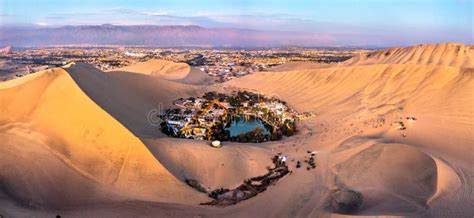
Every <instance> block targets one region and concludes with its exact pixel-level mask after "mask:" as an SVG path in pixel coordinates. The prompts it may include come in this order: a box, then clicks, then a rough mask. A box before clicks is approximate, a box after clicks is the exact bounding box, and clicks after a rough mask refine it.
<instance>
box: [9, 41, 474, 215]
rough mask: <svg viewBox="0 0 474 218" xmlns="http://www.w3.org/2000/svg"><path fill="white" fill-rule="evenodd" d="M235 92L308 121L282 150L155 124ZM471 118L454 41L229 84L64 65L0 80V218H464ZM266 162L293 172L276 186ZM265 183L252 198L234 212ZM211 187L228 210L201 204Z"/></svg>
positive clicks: (164, 69)
mask: <svg viewBox="0 0 474 218" xmlns="http://www.w3.org/2000/svg"><path fill="white" fill-rule="evenodd" d="M235 91H247V92H252V93H259V94H261V95H265V96H274V97H276V98H278V99H281V100H282V101H285V103H286V104H287V105H288V107H290V108H292V109H293V110H294V111H297V112H298V113H311V114H314V116H309V117H306V118H305V119H299V120H298V121H297V122H296V124H297V127H298V129H297V131H296V133H294V135H292V136H284V137H283V138H282V139H281V140H275V141H267V142H263V143H239V142H233V141H223V142H222V145H223V146H222V147H221V148H215V147H212V146H210V145H209V143H210V142H209V141H206V140H193V139H183V138H175V137H169V136H167V135H166V134H164V133H163V132H162V131H161V130H160V128H161V127H160V125H157V124H156V123H154V122H152V121H153V119H158V117H152V118H153V119H152V120H151V121H150V119H151V118H150V112H153V111H156V110H159V109H164V110H166V109H169V108H172V106H173V104H174V102H175V100H176V99H179V98H188V97H200V96H203V95H204V94H205V93H208V92H216V93H225V94H229V95H230V94H231V93H233V92H235ZM473 113H474V46H472V45H465V44H461V43H440V44H421V45H415V46H409V47H400V48H389V49H382V50H376V51H372V52H367V53H361V54H359V55H355V56H354V57H352V58H351V59H349V60H346V61H343V62H339V63H330V64H314V63H305V62H295V63H287V64H284V65H280V66H278V67H273V68H269V70H266V71H261V72H255V73H252V74H249V75H245V76H242V77H239V78H235V79H232V80H229V81H227V82H224V83H216V82H214V81H213V79H212V78H211V77H210V76H209V75H208V74H206V73H203V72H202V71H200V70H198V69H196V68H195V67H191V66H189V65H187V64H185V63H175V62H171V61H165V60H148V61H146V62H141V63H135V64H132V65H131V66H127V67H123V68H117V69H112V70H107V71H102V70H100V69H97V68H96V67H94V66H93V65H90V64H86V63H80V62H71V63H68V64H66V65H64V66H62V67H57V68H51V69H47V70H43V71H40V72H36V73H32V74H28V75H26V76H22V77H20V78H16V79H12V80H8V81H4V82H0V217H56V216H60V217H223V216H225V217H346V216H380V217H395V216H397V217H398V216H400V217H473V216H474V192H473V188H474V115H473ZM155 115H156V114H155ZM275 156H276V157H278V158H280V159H281V158H282V157H284V159H283V162H284V163H283V164H284V165H285V167H286V168H285V169H287V170H288V171H287V172H286V171H285V173H284V174H278V175H279V177H278V178H276V177H275V178H274V179H275V180H272V179H273V178H270V179H269V177H271V176H272V175H271V173H272V170H274V171H273V173H275V172H280V171H278V164H277V165H276V166H274V164H275V163H274V162H272V158H274V157H275ZM309 159H311V161H308V160H309ZM313 165H314V167H310V166H313ZM263 175H266V177H265V176H264V177H261V178H260V179H262V180H261V181H264V182H263V183H265V181H266V182H267V183H268V184H267V186H265V187H264V188H263V189H262V191H261V192H258V194H256V195H254V196H251V197H249V198H248V199H244V200H242V201H240V200H239V201H233V199H234V200H235V199H236V198H239V197H242V196H246V195H245V193H244V191H241V190H242V189H239V188H237V187H243V186H242V184H248V183H247V182H249V181H250V180H249V179H251V178H258V177H259V176H263ZM189 181H193V183H190V182H189ZM251 181H257V179H254V180H251ZM259 181H260V180H259ZM249 183H250V182H249ZM263 183H262V184H263ZM193 184H194V185H193ZM201 186H202V187H205V189H207V190H208V191H206V190H204V191H203V190H199V187H201ZM257 186H258V185H257ZM196 187H198V189H196ZM258 187H261V186H258ZM221 188H222V189H228V190H234V191H233V192H228V193H230V195H226V196H224V195H216V196H218V198H219V199H221V200H223V201H224V202H227V203H228V202H231V203H230V204H227V203H226V204H220V203H219V202H222V201H219V202H218V203H216V204H205V203H207V202H213V198H211V197H210V196H211V195H210V190H219V189H221ZM239 190H240V191H239ZM216 193H217V192H216ZM221 197H222V198H221ZM229 199H230V200H229Z"/></svg>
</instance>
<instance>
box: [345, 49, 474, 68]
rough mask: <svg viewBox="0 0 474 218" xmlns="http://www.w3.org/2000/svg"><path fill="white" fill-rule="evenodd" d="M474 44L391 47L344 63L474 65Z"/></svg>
mask: <svg viewBox="0 0 474 218" xmlns="http://www.w3.org/2000/svg"><path fill="white" fill-rule="evenodd" d="M473 60H474V46H472V45H464V44H461V43H443V44H428V45H416V46H411V47H407V48H389V49H385V50H381V51H376V52H372V53H367V54H362V55H360V56H357V57H355V58H352V59H349V60H347V61H346V62H344V63H343V65H365V64H423V65H445V66H454V67H464V68H472V67H474V61H473Z"/></svg>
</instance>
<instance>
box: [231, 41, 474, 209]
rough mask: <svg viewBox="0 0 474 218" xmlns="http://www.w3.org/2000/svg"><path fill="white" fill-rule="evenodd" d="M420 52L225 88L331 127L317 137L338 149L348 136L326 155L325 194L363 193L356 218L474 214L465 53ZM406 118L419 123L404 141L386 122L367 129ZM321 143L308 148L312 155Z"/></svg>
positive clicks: (255, 78) (256, 78)
mask: <svg viewBox="0 0 474 218" xmlns="http://www.w3.org/2000/svg"><path fill="white" fill-rule="evenodd" d="M422 47H423V49H421V50H418V49H416V48H417V47H409V48H405V49H393V50H388V51H390V52H393V53H392V54H393V56H390V57H389V58H381V55H380V54H383V52H378V53H375V54H376V56H372V57H370V58H367V59H364V60H363V61H361V60H358V58H354V59H353V60H349V61H348V62H347V63H350V64H347V63H346V64H347V66H344V65H343V66H339V67H332V68H324V69H313V70H299V71H298V70H294V71H289V72H280V73H272V72H262V73H259V74H253V75H250V76H247V77H243V78H238V79H235V80H232V81H229V82H227V83H226V84H227V85H229V86H233V87H241V88H246V89H250V90H258V91H260V92H262V93H263V94H267V95H273V96H278V97H280V98H281V99H284V100H286V101H287V102H288V103H289V105H291V106H292V107H294V108H296V109H297V110H299V111H313V112H316V113H318V114H319V116H320V119H321V120H323V121H324V122H327V123H330V124H328V125H329V126H330V127H331V126H332V128H329V127H326V130H319V131H320V132H322V133H321V134H320V135H319V136H318V137H319V138H321V137H323V139H326V140H328V139H329V140H335V139H336V138H339V137H344V136H341V134H342V133H343V132H344V131H345V132H346V133H345V137H346V138H347V140H343V141H342V142H336V143H334V144H329V145H328V146H329V147H328V148H327V149H329V150H330V151H331V155H330V156H331V161H330V164H329V165H330V166H332V167H330V168H331V169H332V174H333V176H334V179H331V180H330V182H328V186H329V187H330V186H331V185H332V186H335V187H339V186H348V187H351V188H354V189H357V190H360V191H361V192H362V193H363V194H364V196H366V197H367V199H366V200H367V201H366V202H365V203H364V205H363V207H362V211H360V212H358V213H360V214H365V215H396V214H399V215H410V214H411V215H415V214H418V215H420V214H425V213H428V214H430V215H432V216H433V215H436V216H443V215H442V214H444V216H453V215H457V216H466V215H468V214H472V213H474V212H473V211H472V209H470V208H471V204H470V203H465V202H472V201H473V200H474V194H473V192H472V186H473V185H474V184H473V182H472V180H471V179H469V178H472V175H473V174H474V171H473V170H472V163H473V162H472V160H473V158H474V151H473V150H472V144H474V139H473V137H472V136H473V135H474V132H473V129H474V126H473V124H474V116H473V112H474V109H473V107H472V103H473V102H474V96H473V95H472V90H474V80H473V79H474V76H473V75H474V74H473V73H474V72H473V70H472V68H468V67H470V66H471V64H472V61H473V58H472V57H471V56H470V52H471V50H470V49H471V47H469V46H464V45H460V44H459V45H458V44H441V45H438V46H422ZM458 48H459V50H460V51H459V52H460V53H459V54H458V53H456V51H457V49H458ZM443 51H444V52H443ZM453 51H454V53H453ZM418 53H420V54H423V55H420V54H418ZM377 54H378V56H377ZM449 54H451V55H449ZM372 55H374V54H372ZM383 56H384V57H385V55H383ZM405 57H407V58H406V59H405ZM409 57H411V58H409ZM376 63H381V64H376ZM349 65H351V66H349ZM352 65H353V66H352ZM406 116H416V117H417V118H418V121H416V122H414V123H409V124H408V125H409V126H408V127H407V128H408V129H407V131H406V132H405V133H406V134H407V135H408V136H407V137H406V138H405V137H402V136H401V132H400V131H399V130H396V125H395V126H392V125H390V123H388V124H389V125H390V126H392V127H387V128H385V129H380V130H377V131H374V130H371V129H372V128H370V125H369V126H367V123H368V122H371V120H372V121H373V120H376V119H380V118H384V119H386V120H387V122H390V121H391V122H394V121H397V120H399V117H402V118H403V119H404V118H405V117H406ZM405 122H407V121H405ZM364 123H365V124H364ZM349 124H350V125H349ZM313 128H314V130H315V131H318V128H320V127H319V126H317V125H316V126H314V127H313ZM328 128H329V130H328ZM342 128H344V130H342V131H341V129H342ZM349 129H354V130H351V132H347V131H349ZM366 134H370V135H369V137H367V136H364V135H366ZM373 134H375V135H373ZM357 135H360V136H357ZM323 139H321V140H323ZM321 140H318V139H314V141H313V143H315V146H317V144H319V143H321ZM381 142H382V143H389V145H384V146H382V145H380V144H379V143H381ZM327 143H329V142H327ZM396 144H402V145H403V146H399V145H396ZM407 146H408V147H407ZM380 149H383V150H387V149H391V150H392V151H390V152H388V151H387V152H388V153H384V152H385V151H383V152H381V151H380ZM402 160H405V161H407V162H406V163H403V162H400V161H402ZM411 165H413V166H411ZM416 165H418V166H419V167H421V169H417V168H416V167H415V166H416ZM423 169H424V170H425V171H424V172H423V173H420V172H421V171H423ZM420 170H421V171H420ZM388 172H392V173H388ZM468 175H469V176H468ZM404 177H406V178H404ZM374 179H375V180H374ZM407 179H408V180H407ZM410 179H411V182H410ZM410 190H411V191H410ZM423 190H424V191H423ZM449 190H456V191H455V192H451V191H449ZM420 191H422V192H423V193H421V192H420ZM414 193H417V194H414ZM446 208H451V209H450V210H446Z"/></svg>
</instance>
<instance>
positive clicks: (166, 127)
mask: <svg viewBox="0 0 474 218" xmlns="http://www.w3.org/2000/svg"><path fill="white" fill-rule="evenodd" d="M173 105H174V106H175V108H173V109H169V110H167V111H165V113H164V114H161V115H160V117H161V119H162V120H163V122H162V123H161V130H162V132H163V133H165V134H167V135H169V136H173V137H178V138H189V139H198V140H219V141H235V142H255V143H258V142H265V141H275V140H280V139H281V138H282V137H283V136H291V135H293V134H294V133H295V132H296V131H297V128H296V121H297V119H299V118H301V117H308V116H312V114H309V113H305V114H298V113H297V112H296V111H294V110H292V109H291V108H289V107H288V105H287V103H286V102H284V101H282V100H279V99H276V98H269V97H266V96H262V95H260V94H257V93H252V92H247V91H239V92H233V93H232V94H231V95H226V94H222V93H216V92H208V93H205V94H204V95H203V96H202V97H189V98H186V99H183V98H180V99H178V100H176V101H174V102H173Z"/></svg>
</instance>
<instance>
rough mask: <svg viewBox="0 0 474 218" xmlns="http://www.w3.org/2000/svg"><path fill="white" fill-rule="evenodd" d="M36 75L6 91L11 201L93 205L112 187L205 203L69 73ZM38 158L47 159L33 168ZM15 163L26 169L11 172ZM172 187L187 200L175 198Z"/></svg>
mask: <svg viewBox="0 0 474 218" xmlns="http://www.w3.org/2000/svg"><path fill="white" fill-rule="evenodd" d="M71 74H73V73H71ZM33 77H35V78H31V79H30V80H24V81H22V82H23V83H21V84H16V86H14V87H9V85H8V83H5V84H2V87H0V88H1V92H0V99H1V102H2V113H1V117H0V120H1V121H2V130H3V131H2V135H3V136H5V137H6V140H3V139H4V137H2V142H3V144H2V150H4V151H3V152H2V158H1V160H2V161H0V163H1V166H2V168H3V169H8V170H2V171H1V172H2V178H6V179H5V180H3V181H2V182H3V183H4V184H7V186H6V188H5V187H4V188H5V189H7V193H10V194H11V197H12V198H15V199H17V200H18V201H19V202H21V203H22V204H25V205H29V204H32V205H38V207H62V206H64V205H69V204H73V203H74V204H83V203H85V202H87V203H90V201H89V198H92V197H93V196H94V194H95V192H98V193H97V194H98V195H105V194H107V192H102V191H100V190H101V189H113V192H112V193H113V194H114V195H118V196H122V197H121V198H133V199H142V200H154V201H163V202H183V201H184V202H196V199H199V196H194V197H193V196H192V195H191V193H192V192H194V191H193V190H192V189H190V188H188V187H187V186H185V185H184V184H182V183H181V182H180V181H179V180H177V179H176V178H175V177H174V176H172V175H171V174H170V173H169V172H168V171H167V170H166V169H165V168H163V166H162V165H161V164H160V163H159V162H158V161H157V160H156V159H155V158H154V157H153V155H152V154H151V153H150V152H149V151H148V150H147V149H146V147H145V146H144V145H143V144H142V142H141V141H140V140H139V139H138V138H137V137H135V136H134V135H133V134H132V133H131V132H130V131H129V130H127V129H126V128H125V127H124V126H122V125H121V124H120V123H119V122H117V120H115V119H114V118H113V117H112V116H110V115H109V114H108V113H106V112H105V111H104V110H103V109H102V108H100V107H98V106H97V105H96V104H95V103H94V102H93V101H92V100H91V99H90V98H89V97H88V96H87V95H86V94H85V93H84V92H82V91H81V89H80V88H79V86H77V85H76V83H75V81H74V80H73V79H72V77H71V76H70V74H68V73H67V72H66V71H65V70H63V69H54V70H48V71H44V72H41V73H38V74H37V75H34V76H33ZM28 79H29V78H28ZM14 82H17V81H14ZM97 121H100V122H97ZM11 152H14V153H18V154H19V155H13V156H12V155H11V154H12V153H11ZM30 155H31V156H30ZM32 160H44V161H41V162H37V165H33V166H32V165H30V164H26V163H28V162H31V161H32ZM16 162H20V163H25V164H23V165H16V168H13V169H15V170H14V171H13V172H12V170H13V169H11V168H10V167H9V166H11V165H12V164H14V163H16ZM42 162H44V164H42ZM5 173H6V174H5ZM11 173H13V175H15V176H12V174H11ZM17 174H19V175H17ZM62 178H63V179H62ZM19 184H24V185H22V186H21V187H19ZM157 184H160V185H157ZM168 186H173V187H174V188H176V189H177V190H182V191H180V192H182V194H178V193H177V192H174V191H173V192H170V190H169V189H167V187H168ZM44 187H47V189H45V188H44ZM25 188H26V189H25ZM96 189H97V190H96ZM88 192H90V193H88ZM56 195H59V196H56ZM84 195H86V196H87V197H85V196H84ZM82 196H84V197H82ZM114 199H115V198H114Z"/></svg>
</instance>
